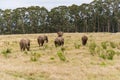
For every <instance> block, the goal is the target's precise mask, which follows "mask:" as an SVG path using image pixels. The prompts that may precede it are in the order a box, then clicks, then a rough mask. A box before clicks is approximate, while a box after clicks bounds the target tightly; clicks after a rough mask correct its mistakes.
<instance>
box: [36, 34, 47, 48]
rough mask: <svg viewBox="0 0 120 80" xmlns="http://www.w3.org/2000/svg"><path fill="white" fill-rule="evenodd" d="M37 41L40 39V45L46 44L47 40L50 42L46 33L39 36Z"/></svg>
mask: <svg viewBox="0 0 120 80" xmlns="http://www.w3.org/2000/svg"><path fill="white" fill-rule="evenodd" d="M37 41H38V45H39V47H40V46H43V44H44V42H45V41H46V43H48V37H47V36H46V35H44V36H38V38H37Z"/></svg>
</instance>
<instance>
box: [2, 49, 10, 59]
mask: <svg viewBox="0 0 120 80" xmlns="http://www.w3.org/2000/svg"><path fill="white" fill-rule="evenodd" d="M1 53H2V54H3V55H4V56H5V57H7V56H8V54H9V53H11V49H10V48H7V49H6V50H3V51H2V52H1Z"/></svg>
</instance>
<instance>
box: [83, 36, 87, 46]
mask: <svg viewBox="0 0 120 80" xmlns="http://www.w3.org/2000/svg"><path fill="white" fill-rule="evenodd" d="M87 40H88V37H87V36H85V35H84V36H82V45H86V44H87Z"/></svg>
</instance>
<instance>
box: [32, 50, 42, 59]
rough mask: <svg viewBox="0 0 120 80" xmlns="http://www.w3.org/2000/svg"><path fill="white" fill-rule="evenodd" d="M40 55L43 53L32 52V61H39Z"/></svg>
mask: <svg viewBox="0 0 120 80" xmlns="http://www.w3.org/2000/svg"><path fill="white" fill-rule="evenodd" d="M40 56H41V55H40V54H38V53H36V52H31V57H30V60H31V61H37V60H38V58H39V57H40Z"/></svg>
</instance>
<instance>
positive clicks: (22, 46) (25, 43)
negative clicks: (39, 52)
mask: <svg viewBox="0 0 120 80" xmlns="http://www.w3.org/2000/svg"><path fill="white" fill-rule="evenodd" d="M19 45H20V49H21V51H25V49H27V51H29V50H30V40H29V39H21V40H20V42H19Z"/></svg>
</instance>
